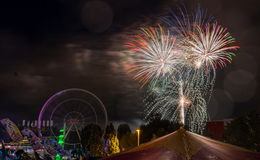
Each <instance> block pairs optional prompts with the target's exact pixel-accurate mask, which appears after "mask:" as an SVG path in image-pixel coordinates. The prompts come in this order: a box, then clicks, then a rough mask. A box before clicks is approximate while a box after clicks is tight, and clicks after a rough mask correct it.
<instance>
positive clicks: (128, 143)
mask: <svg viewBox="0 0 260 160" xmlns="http://www.w3.org/2000/svg"><path fill="white" fill-rule="evenodd" d="M119 146H120V150H121V151H125V150H129V149H131V148H134V147H136V146H137V135H136V134H132V133H127V134H125V135H123V137H122V138H121V139H120V140H119Z"/></svg>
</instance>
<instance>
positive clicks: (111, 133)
mask: <svg viewBox="0 0 260 160" xmlns="http://www.w3.org/2000/svg"><path fill="white" fill-rule="evenodd" d="M104 139H105V152H106V155H107V156H110V155H112V154H115V153H119V152H120V149H119V141H118V138H117V136H116V131H115V128H114V126H113V124H112V123H110V124H109V125H108V126H107V128H106V133H105V135H104Z"/></svg>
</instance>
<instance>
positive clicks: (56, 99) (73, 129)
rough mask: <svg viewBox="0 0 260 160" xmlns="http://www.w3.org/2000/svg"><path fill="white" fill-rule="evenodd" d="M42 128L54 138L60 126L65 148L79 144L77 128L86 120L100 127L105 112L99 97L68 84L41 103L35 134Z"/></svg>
mask: <svg viewBox="0 0 260 160" xmlns="http://www.w3.org/2000/svg"><path fill="white" fill-rule="evenodd" d="M44 121H45V122H48V123H49V125H48V126H44V129H45V130H46V129H47V130H48V131H50V132H51V133H50V134H51V135H52V136H54V137H55V138H56V139H57V140H58V136H59V133H58V130H63V135H64V145H65V147H66V148H70V147H75V146H76V145H80V141H81V136H80V131H81V129H83V128H84V127H85V126H86V125H88V124H97V125H99V126H100V127H101V128H102V129H103V130H104V129H105V127H106V125H107V112H106V108H105V106H104V104H103V103H102V101H101V100H100V99H99V98H98V97H97V96H96V95H95V94H93V93H91V92H89V91H86V90H83V89H78V88H71V89H66V90H62V91H60V92H58V93H56V94H54V95H53V96H51V97H50V98H49V99H48V100H47V101H46V102H45V104H44V105H43V107H42V109H41V111H40V114H39V116H38V131H39V136H42V135H43V134H42V132H43V125H42V122H44Z"/></svg>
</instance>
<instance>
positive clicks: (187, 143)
mask: <svg viewBox="0 0 260 160" xmlns="http://www.w3.org/2000/svg"><path fill="white" fill-rule="evenodd" d="M102 160H260V153H257V152H252V151H249V150H246V149H244V148H240V147H237V146H234V145H230V144H226V143H223V142H220V141H216V140H213V139H210V138H207V137H204V136H201V135H198V134H195V133H191V132H189V131H186V130H185V129H184V128H180V129H179V130H177V131H175V132H173V133H171V134H168V135H166V136H163V137H160V138H158V139H156V140H154V141H151V142H148V143H145V144H143V145H140V146H139V147H136V148H133V149H132V150H129V151H127V152H122V153H120V154H116V155H114V156H111V157H107V158H104V159H102Z"/></svg>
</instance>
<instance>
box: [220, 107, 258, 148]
mask: <svg viewBox="0 0 260 160" xmlns="http://www.w3.org/2000/svg"><path fill="white" fill-rule="evenodd" d="M222 140H223V141H224V142H227V143H231V144H234V145H238V146H241V147H244V148H247V149H250V150H253V151H258V152H259V151H260V114H259V113H257V112H251V113H249V114H246V115H244V116H241V117H238V118H236V119H234V120H233V121H232V122H231V123H230V124H228V125H227V127H226V128H225V131H224V135H223V139H222Z"/></svg>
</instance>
